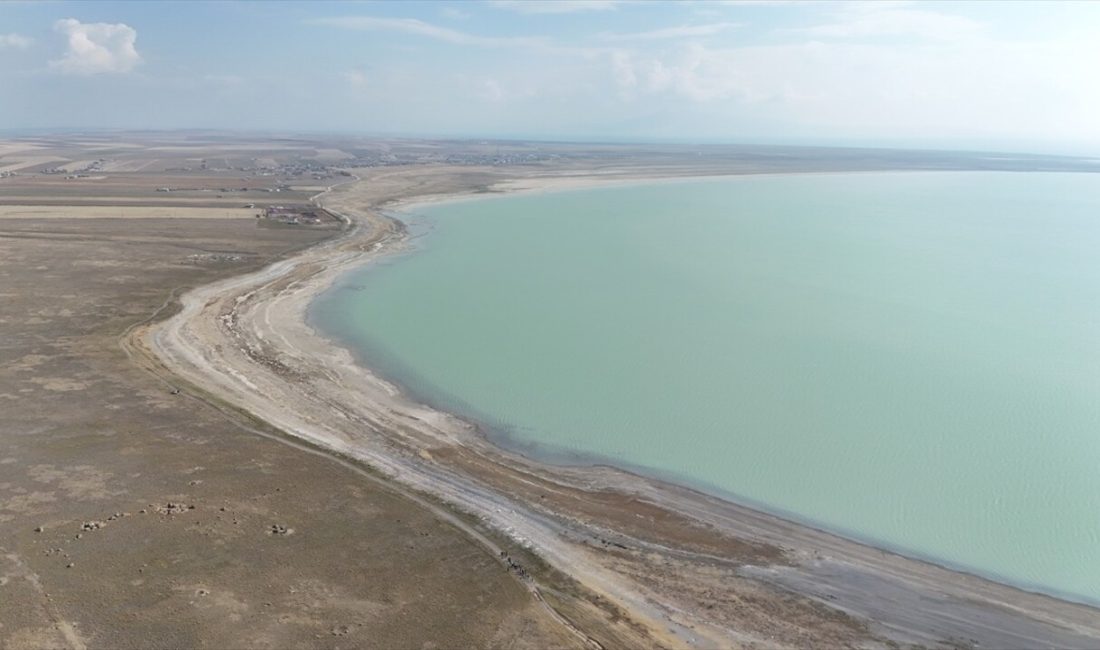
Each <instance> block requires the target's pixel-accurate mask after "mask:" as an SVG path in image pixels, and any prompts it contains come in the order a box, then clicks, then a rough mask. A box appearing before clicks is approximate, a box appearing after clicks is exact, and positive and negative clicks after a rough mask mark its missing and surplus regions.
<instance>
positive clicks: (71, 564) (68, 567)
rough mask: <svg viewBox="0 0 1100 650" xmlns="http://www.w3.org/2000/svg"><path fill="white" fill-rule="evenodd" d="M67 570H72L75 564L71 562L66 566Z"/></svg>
mask: <svg viewBox="0 0 1100 650" xmlns="http://www.w3.org/2000/svg"><path fill="white" fill-rule="evenodd" d="M65 568H66V569H71V568H73V563H72V562H69V563H68V564H66V565H65Z"/></svg>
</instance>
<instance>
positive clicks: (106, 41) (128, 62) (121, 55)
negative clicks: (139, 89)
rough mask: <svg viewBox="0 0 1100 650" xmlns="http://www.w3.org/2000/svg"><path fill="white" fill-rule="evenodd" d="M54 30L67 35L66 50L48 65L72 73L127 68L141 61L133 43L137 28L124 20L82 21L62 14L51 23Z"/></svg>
mask: <svg viewBox="0 0 1100 650" xmlns="http://www.w3.org/2000/svg"><path fill="white" fill-rule="evenodd" d="M54 31H56V32H58V33H60V34H64V35H65V37H66V38H67V39H68V50H67V51H66V52H65V56H63V57H62V58H60V59H58V60H56V61H51V62H50V65H51V66H53V67H54V68H55V69H57V70H60V71H62V72H66V73H71V74H85V75H88V74H102V73H112V72H114V73H118V72H129V71H131V70H133V69H134V66H136V65H137V64H138V63H140V62H141V55H139V54H138V51H137V48H135V47H134V43H135V41H137V31H136V30H134V28H133V27H130V26H129V25H126V24H123V23H82V22H80V21H79V20H76V19H75V18H65V19H63V20H59V21H57V22H56V23H54Z"/></svg>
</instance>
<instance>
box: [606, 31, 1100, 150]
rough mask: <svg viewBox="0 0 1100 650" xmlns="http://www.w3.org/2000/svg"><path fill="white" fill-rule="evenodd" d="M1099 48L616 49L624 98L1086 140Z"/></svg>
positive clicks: (1099, 93)
mask: <svg viewBox="0 0 1100 650" xmlns="http://www.w3.org/2000/svg"><path fill="white" fill-rule="evenodd" d="M1098 59H1100V44H1097V43H1094V42H1091V41H1075V42H1069V41H1065V42H1055V43H1013V42H996V41H986V40H976V41H972V42H966V43H944V42H935V43H924V44H913V45H909V46H896V45H886V44H867V43H860V44H857V43H838V42H811V43H798V44H787V45H767V46H747V47H731V48H707V47H703V46H701V45H697V44H696V45H691V46H687V47H683V48H680V49H678V50H676V51H675V52H672V53H663V54H659V55H652V54H650V55H646V54H638V53H634V54H630V53H623V52H618V53H615V54H613V55H611V56H610V57H608V59H607V66H608V67H607V73H608V74H609V75H610V77H611V78H612V79H614V80H615V82H616V83H617V85H618V90H619V95H620V97H621V98H623V100H624V101H636V102H639V103H642V104H644V105H654V104H655V103H657V102H663V103H664V104H666V105H670V106H678V107H682V108H683V110H684V111H690V110H693V109H691V108H690V107H692V106H694V107H698V109H699V110H704V111H706V112H707V113H708V114H711V115H722V114H726V115H738V116H740V118H739V119H747V120H750V121H752V120H769V121H772V122H774V123H782V124H787V125H790V126H791V127H792V128H799V129H802V132H803V133H830V134H832V135H835V136H837V137H845V136H853V135H859V136H864V137H866V136H880V135H881V136H884V135H888V134H893V135H898V134H902V135H904V136H906V137H911V138H918V137H945V138H949V137H978V136H981V137H991V138H992V137H998V138H1009V137H1020V138H1024V137H1030V138H1036V139H1043V138H1047V139H1049V138H1061V139H1068V138H1075V137H1076V138H1086V139H1090V140H1091V141H1096V140H1097V139H1098V138H1100V129H1098V127H1097V126H1096V122H1095V117H1094V116H1095V115H1096V112H1097V111H1100V86H1097V85H1096V84H1092V83H1089V82H1088V80H1090V79H1091V76H1092V73H1091V63H1092V62H1093V61H1096V60H1098Z"/></svg>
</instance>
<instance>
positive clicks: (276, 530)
mask: <svg viewBox="0 0 1100 650" xmlns="http://www.w3.org/2000/svg"><path fill="white" fill-rule="evenodd" d="M293 532H294V529H293V528H287V527H286V526H284V525H282V524H271V528H270V529H268V533H269V534H271V535H290V534H291V533H293Z"/></svg>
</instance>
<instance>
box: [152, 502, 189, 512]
mask: <svg viewBox="0 0 1100 650" xmlns="http://www.w3.org/2000/svg"><path fill="white" fill-rule="evenodd" d="M194 509H195V506H193V505H188V504H183V503H173V502H171V501H169V502H168V503H166V504H164V505H163V506H157V507H156V510H157V512H159V513H160V514H162V515H178V514H179V513H181V512H187V511H188V510H194Z"/></svg>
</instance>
